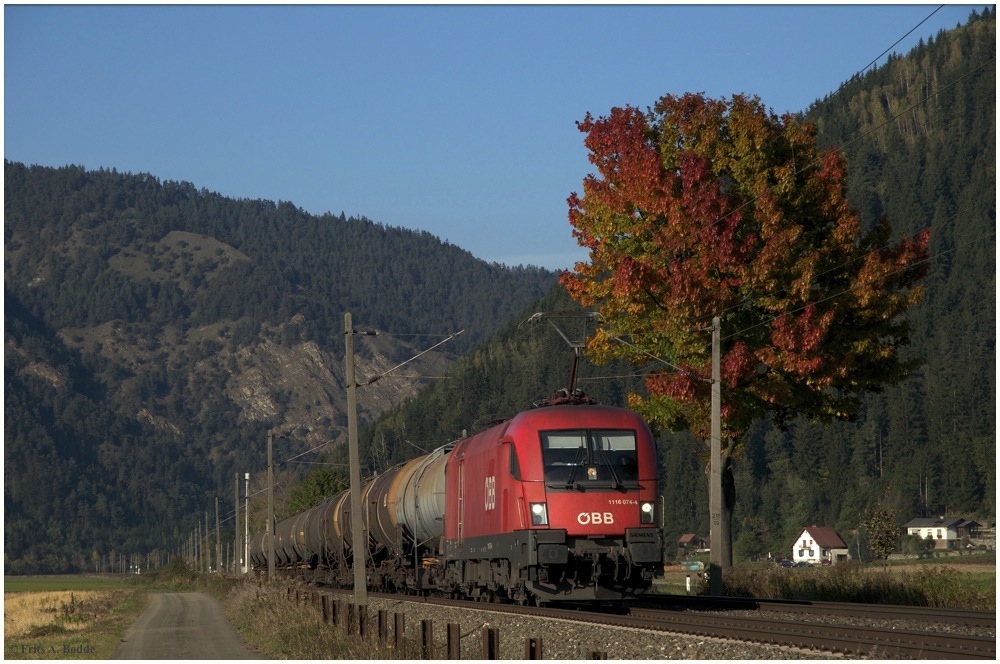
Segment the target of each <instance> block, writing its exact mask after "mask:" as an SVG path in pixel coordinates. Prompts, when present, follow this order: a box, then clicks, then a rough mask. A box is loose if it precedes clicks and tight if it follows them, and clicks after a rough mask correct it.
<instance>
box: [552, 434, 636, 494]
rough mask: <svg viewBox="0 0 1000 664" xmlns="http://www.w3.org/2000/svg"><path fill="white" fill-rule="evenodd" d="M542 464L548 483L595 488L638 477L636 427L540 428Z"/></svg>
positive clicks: (621, 482) (615, 484) (634, 479)
mask: <svg viewBox="0 0 1000 664" xmlns="http://www.w3.org/2000/svg"><path fill="white" fill-rule="evenodd" d="M541 442H542V465H543V466H544V471H545V482H546V483H547V484H549V485H550V486H559V485H562V486H566V487H575V486H578V487H581V488H583V487H586V486H588V485H591V486H594V487H595V488H597V486H598V485H601V486H603V485H607V484H608V483H610V484H611V485H613V486H621V485H622V484H623V483H625V482H637V481H638V480H639V455H638V452H637V451H636V445H635V431H631V430H608V429H573V430H565V431H542V432H541Z"/></svg>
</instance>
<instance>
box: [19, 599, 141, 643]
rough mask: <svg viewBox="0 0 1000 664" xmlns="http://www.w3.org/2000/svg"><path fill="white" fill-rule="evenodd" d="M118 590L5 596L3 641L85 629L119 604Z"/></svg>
mask: <svg viewBox="0 0 1000 664" xmlns="http://www.w3.org/2000/svg"><path fill="white" fill-rule="evenodd" d="M125 594H126V593H125V592H124V591H121V590H74V591H69V590H59V591H48V592H21V593H4V602H3V604H4V606H3V630H4V638H5V639H12V638H22V637H35V636H45V635H52V634H63V633H69V632H74V631H80V630H83V629H86V628H87V627H88V626H90V625H91V624H92V623H93V622H94V621H95V620H97V619H99V618H100V617H101V616H103V615H104V614H106V613H107V612H108V611H109V610H110V609H111V607H113V606H115V605H116V604H118V603H119V602H120V601H121V599H122V597H123V596H124V595H125Z"/></svg>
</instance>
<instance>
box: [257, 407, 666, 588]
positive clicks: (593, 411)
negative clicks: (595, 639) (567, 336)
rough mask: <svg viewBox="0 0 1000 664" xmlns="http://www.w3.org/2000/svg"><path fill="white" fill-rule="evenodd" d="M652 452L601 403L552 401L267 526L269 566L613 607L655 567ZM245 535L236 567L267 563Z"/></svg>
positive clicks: (641, 433) (323, 577)
mask: <svg viewBox="0 0 1000 664" xmlns="http://www.w3.org/2000/svg"><path fill="white" fill-rule="evenodd" d="M656 497H657V477H656V451H655V443H654V441H653V437H652V435H651V433H650V431H649V428H648V427H647V426H646V424H645V422H643V421H642V419H641V418H640V417H639V416H638V415H637V414H635V413H634V412H632V411H630V410H626V409H622V408H615V407H610V406H599V405H593V404H586V405H553V406H545V407H541V408H536V409H533V410H528V411H524V412H521V413H519V414H518V415H516V416H515V417H513V418H512V419H510V420H507V421H506V422H503V423H502V424H499V425H497V426H495V427H493V428H491V429H488V430H486V431H483V432H482V433H479V434H476V435H473V436H471V437H468V438H464V439H462V440H459V441H456V442H453V443H449V444H448V445H445V446H443V447H441V448H438V449H436V450H434V451H433V452H432V453H431V454H428V455H426V456H421V457H418V458H416V459H413V460H411V461H409V462H407V463H404V464H401V465H399V466H396V467H394V468H391V469H389V470H388V471H386V472H385V473H383V474H381V475H379V476H377V477H375V478H373V479H371V480H369V481H368V482H366V483H365V484H364V486H363V488H362V496H361V498H362V505H363V507H362V512H363V513H362V515H361V518H362V522H363V525H364V530H365V532H366V536H365V537H366V541H363V542H360V543H358V544H357V545H356V543H355V542H353V541H352V536H351V519H352V518H354V515H352V514H351V509H350V502H351V501H350V498H349V492H347V491H345V492H343V493H340V494H338V495H335V496H332V497H330V498H327V499H326V500H324V501H323V502H321V503H319V504H318V505H316V506H315V507H313V508H311V509H309V510H307V511H305V512H303V513H301V514H297V515H295V516H292V517H289V518H287V519H285V520H283V521H281V522H279V523H278V524H277V526H276V528H275V564H276V567H277V568H278V569H281V570H284V571H286V572H292V571H294V572H296V573H302V574H305V575H307V576H310V577H311V578H313V579H315V580H317V581H319V582H324V583H328V584H331V585H340V586H350V585H351V584H352V583H353V572H352V565H353V564H354V562H355V559H357V558H359V557H363V560H364V564H365V566H366V568H367V572H366V576H367V580H368V585H369V588H371V589H377V590H386V591H408V592H413V593H430V592H434V593H442V594H448V595H452V596H463V597H473V598H481V599H487V600H490V601H513V602H517V603H522V604H526V603H539V604H540V603H545V602H552V601H589V600H615V599H623V598H627V597H630V596H632V595H635V594H636V593H638V592H641V591H642V590H645V589H646V588H648V587H649V585H650V583H651V581H652V578H653V575H654V573H655V572H656V571H657V570H658V569H662V548H663V542H662V539H661V535H660V529H659V527H658V523H657V522H658V516H657V514H656ZM266 544H267V542H266V537H265V536H264V534H263V533H258V534H257V536H256V537H255V538H254V539H253V542H252V544H251V554H250V559H251V562H252V563H253V565H254V566H255V567H256V568H257V569H261V568H266V567H267V557H266V556H267V553H266Z"/></svg>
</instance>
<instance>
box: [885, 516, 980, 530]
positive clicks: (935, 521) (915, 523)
mask: <svg viewBox="0 0 1000 664" xmlns="http://www.w3.org/2000/svg"><path fill="white" fill-rule="evenodd" d="M964 521H965V519H959V518H953V519H945V518H934V517H931V518H921V519H911V520H910V521H908V522H906V523H905V524H903V527H904V528H956V527H958V526H959V525H960V524H962V523H963V522H964ZM977 525H978V524H977Z"/></svg>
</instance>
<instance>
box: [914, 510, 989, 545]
mask: <svg viewBox="0 0 1000 664" xmlns="http://www.w3.org/2000/svg"><path fill="white" fill-rule="evenodd" d="M903 528H905V529H906V534H907V535H914V536H916V537H919V538H920V539H923V540H933V541H934V548H935V549H950V548H951V547H953V546H954V545H955V543H957V542H960V541H962V540H963V539H973V538H976V537H979V528H980V524H979V523H977V522H975V521H967V520H965V519H963V518H961V517H953V518H947V519H946V518H945V517H940V518H937V519H935V518H924V519H913V520H911V521H909V522H907V523H906V524H904V525H903Z"/></svg>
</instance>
